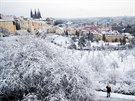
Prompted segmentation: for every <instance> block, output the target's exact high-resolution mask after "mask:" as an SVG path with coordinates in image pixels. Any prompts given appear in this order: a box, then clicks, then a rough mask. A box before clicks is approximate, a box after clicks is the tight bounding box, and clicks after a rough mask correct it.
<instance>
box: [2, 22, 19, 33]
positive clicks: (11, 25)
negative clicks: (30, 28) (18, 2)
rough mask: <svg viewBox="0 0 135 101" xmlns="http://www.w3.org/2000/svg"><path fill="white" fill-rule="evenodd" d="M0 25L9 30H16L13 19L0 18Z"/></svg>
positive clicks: (12, 31) (13, 31)
mask: <svg viewBox="0 0 135 101" xmlns="http://www.w3.org/2000/svg"><path fill="white" fill-rule="evenodd" d="M0 27H4V28H7V29H8V31H9V32H11V33H15V32H16V24H15V21H14V20H13V19H0Z"/></svg>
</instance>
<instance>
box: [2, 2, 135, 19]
mask: <svg viewBox="0 0 135 101" xmlns="http://www.w3.org/2000/svg"><path fill="white" fill-rule="evenodd" d="M38 8H39V10H40V12H41V14H42V17H57V18H59V17H60V18H83V17H96V16H97V17H99V16H135V0H0V13H2V14H6V15H7V14H8V15H16V16H26V17H29V16H30V10H31V9H32V10H33V11H34V10H35V9H38Z"/></svg>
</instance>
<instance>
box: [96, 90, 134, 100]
mask: <svg viewBox="0 0 135 101" xmlns="http://www.w3.org/2000/svg"><path fill="white" fill-rule="evenodd" d="M97 94H98V95H99V98H97V101H135V96H132V95H123V94H117V93H111V97H110V98H107V97H106V92H97Z"/></svg>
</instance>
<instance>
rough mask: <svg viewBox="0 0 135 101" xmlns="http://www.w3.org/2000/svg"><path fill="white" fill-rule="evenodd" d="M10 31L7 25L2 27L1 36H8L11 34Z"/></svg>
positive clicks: (0, 28) (0, 29)
mask: <svg viewBox="0 0 135 101" xmlns="http://www.w3.org/2000/svg"><path fill="white" fill-rule="evenodd" d="M9 34H10V33H9V31H8V29H7V28H5V27H0V36H2V37H6V36H9Z"/></svg>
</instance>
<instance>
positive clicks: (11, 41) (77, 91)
mask: <svg viewBox="0 0 135 101" xmlns="http://www.w3.org/2000/svg"><path fill="white" fill-rule="evenodd" d="M52 40H55V42H57V43H59V44H62V46H64V45H65V44H64V43H61V42H60V41H59V40H63V41H64V42H65V41H67V42H66V44H70V43H68V39H67V38H63V37H62V36H57V35H51V36H50V35H48V36H47V37H46V38H45V39H42V38H41V37H39V38H37V37H36V36H35V35H23V36H22V35H18V36H10V37H5V38H0V94H1V95H4V94H6V95H10V94H11V93H12V94H14V93H15V92H18V90H17V89H19V90H21V94H23V92H24V91H26V92H30V91H31V87H34V89H36V90H35V91H34V92H35V93H36V94H37V96H38V97H39V98H40V99H42V100H43V99H50V100H48V101H55V100H56V99H57V100H58V99H59V101H69V99H70V100H71V101H87V100H90V99H91V100H92V101H94V99H95V98H98V97H96V96H99V97H101V99H98V101H134V100H135V98H134V96H135V49H132V50H128V49H127V50H118V51H106V50H103V51H79V50H74V49H67V48H65V47H61V46H58V45H55V44H54V43H51V41H52ZM69 42H70V41H69ZM108 82H111V86H112V92H115V93H123V94H131V95H133V96H126V95H120V94H116V95H115V94H114V93H113V94H112V96H111V98H109V99H110V100H108V99H106V97H105V96H106V93H102V92H99V93H98V94H96V93H95V90H97V91H106V88H105V87H106V84H107V83H108ZM37 85H38V86H37ZM47 92H48V93H47ZM15 94H16V93H15ZM10 96H11V95H10ZM16 96H19V97H20V98H21V95H17V94H16ZM112 99H113V100H112ZM118 99H121V100H118Z"/></svg>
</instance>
